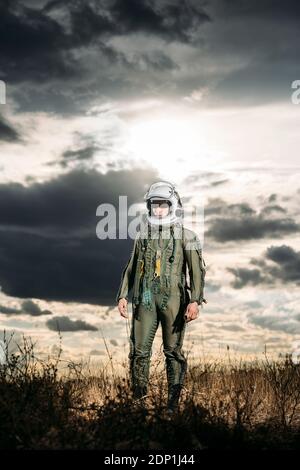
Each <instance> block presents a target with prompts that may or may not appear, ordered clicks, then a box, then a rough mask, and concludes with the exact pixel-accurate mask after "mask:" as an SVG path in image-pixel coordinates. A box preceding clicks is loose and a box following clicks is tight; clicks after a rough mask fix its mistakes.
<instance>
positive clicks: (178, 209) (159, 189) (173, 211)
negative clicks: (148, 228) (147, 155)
mask: <svg viewBox="0 0 300 470" xmlns="http://www.w3.org/2000/svg"><path fill="white" fill-rule="evenodd" d="M144 200H145V201H146V203H147V209H148V215H147V220H148V222H149V223H150V224H153V225H166V224H173V223H175V222H179V221H180V220H181V218H182V215H183V209H182V203H181V200H180V197H179V194H178V192H177V191H176V188H175V186H174V185H173V184H172V183H170V182H168V181H158V182H157V183H153V184H151V186H150V188H149V189H148V191H147V192H146V194H145V196H144ZM151 200H164V201H168V203H169V206H170V209H169V213H168V215H166V216H165V217H163V218H159V217H156V216H155V215H153V214H152V213H151Z"/></svg>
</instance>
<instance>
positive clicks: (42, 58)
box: [0, 0, 210, 114]
mask: <svg viewBox="0 0 300 470" xmlns="http://www.w3.org/2000/svg"><path fill="white" fill-rule="evenodd" d="M44 3H45V2H44ZM0 17H1V25H0V78H4V79H6V80H7V82H8V83H9V84H10V85H11V86H10V94H11V96H13V97H14V99H15V100H16V101H17V103H18V104H19V107H20V108H21V109H22V110H26V111H37V110H41V109H42V110H43V111H45V112H51V111H52V112H57V113H61V114H65V113H67V114H70V113H75V112H78V113H79V112H82V110H85V109H87V108H88V107H89V105H90V104H91V103H93V102H95V100H96V99H98V100H99V98H101V97H103V95H106V96H114V97H124V96H125V95H126V96H127V98H128V97H129V96H136V94H137V93H138V92H139V91H142V90H144V91H146V90H147V89H148V91H149V92H150V93H151V89H152V87H153V85H155V83H159V84H160V86H162V80H164V81H165V79H164V74H165V72H169V71H170V70H175V69H178V70H180V65H178V64H177V63H176V62H175V61H174V60H173V59H172V58H171V57H170V54H168V52H167V53H165V52H164V51H163V50H161V49H158V48H157V46H156V47H154V48H153V49H151V46H150V47H144V48H142V50H140V51H138V50H134V49H135V48H131V49H132V50H129V51H128V54H124V53H123V52H122V51H121V50H118V48H117V47H115V46H112V45H111V44H110V43H109V41H110V40H111V39H112V38H114V37H119V36H120V35H121V36H124V37H130V36H131V35H134V34H141V35H144V36H149V37H153V38H160V40H161V41H163V42H165V43H166V44H167V43H169V42H173V41H177V42H182V43H193V42H194V41H195V38H197V37H198V34H199V28H201V26H202V24H204V23H206V22H209V21H210V17H209V15H208V14H207V13H206V12H205V11H204V8H203V7H202V2H193V1H190V0H189V1H184V2H179V1H176V0H174V1H156V2H151V1H149V2H148V1H146V0H144V1H140V0H102V1H99V2H95V1H92V0H90V1H83V0H78V1H76V2H73V1H50V2H48V3H46V4H43V3H39V2H33V1H25V0H24V1H16V2H10V1H4V2H2V3H1V6H0ZM158 47H160V46H158ZM114 66H116V69H114ZM151 70H153V71H154V72H155V74H152V76H151V77H150V75H149V76H148V75H147V74H148V72H149V71H151ZM131 72H134V73H135V74H136V76H134V77H133V75H132V73H131ZM159 74H161V76H160V75H159ZM158 75H159V76H158ZM19 83H22V87H20V86H17V84H19ZM99 83H100V86H99ZM13 84H15V85H16V86H15V87H13V86H12V85H13ZM36 84H38V85H39V87H38V88H36ZM168 88H169V86H167V89H168Z"/></svg>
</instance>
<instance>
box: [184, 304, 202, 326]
mask: <svg viewBox="0 0 300 470" xmlns="http://www.w3.org/2000/svg"><path fill="white" fill-rule="evenodd" d="M198 314H199V305H198V304H197V302H192V303H190V304H188V306H187V308H186V312H185V314H184V319H185V321H186V323H188V322H189V321H191V320H195V319H196V318H197V317H198Z"/></svg>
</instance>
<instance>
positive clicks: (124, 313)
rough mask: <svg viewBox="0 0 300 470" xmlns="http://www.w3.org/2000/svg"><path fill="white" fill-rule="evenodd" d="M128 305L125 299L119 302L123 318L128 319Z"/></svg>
mask: <svg viewBox="0 0 300 470" xmlns="http://www.w3.org/2000/svg"><path fill="white" fill-rule="evenodd" d="M127 304H128V302H127V300H126V299H125V298H122V299H120V300H119V303H118V309H119V312H120V315H121V317H124V318H128V313H127Z"/></svg>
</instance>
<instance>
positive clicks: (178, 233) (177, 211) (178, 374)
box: [116, 181, 207, 412]
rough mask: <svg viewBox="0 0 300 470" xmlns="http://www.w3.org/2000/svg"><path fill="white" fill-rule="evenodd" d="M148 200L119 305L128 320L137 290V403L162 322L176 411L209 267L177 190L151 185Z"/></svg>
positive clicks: (133, 338) (133, 355)
mask: <svg viewBox="0 0 300 470" xmlns="http://www.w3.org/2000/svg"><path fill="white" fill-rule="evenodd" d="M144 199H145V201H146V203H147V209H148V213H147V216H146V218H145V219H144V223H141V230H140V232H139V233H138V235H137V237H136V239H135V241H134V246H133V250H132V253H131V257H130V259H129V261H128V263H127V265H126V266H125V268H124V270H123V273H122V277H121V283H120V287H119V290H118V293H117V297H116V301H117V303H118V309H119V312H120V314H121V316H122V317H124V318H128V314H127V304H128V295H129V292H130V290H131V289H133V299H132V304H133V315H132V325H131V333H130V352H129V356H128V357H129V360H130V376H131V385H132V391H133V396H134V398H142V397H144V396H145V395H146V394H147V387H148V378H149V367H150V358H151V354H152V344H153V340H154V337H155V333H156V331H157V328H158V325H159V323H160V322H161V325H162V337H163V346H164V355H165V361H166V372H167V381H168V403H167V409H168V411H169V412H175V411H177V410H178V401H179V398H180V392H181V390H182V387H183V384H184V379H185V375H186V369H187V360H186V358H185V356H184V354H183V352H182V344H183V338H184V333H185V326H186V323H187V322H189V321H191V320H195V319H196V318H197V317H198V314H199V305H201V306H202V303H203V302H204V303H207V302H206V300H205V299H204V298H203V289H204V278H205V273H206V271H205V263H204V259H203V257H202V247H201V243H200V240H199V238H198V236H197V235H196V233H195V232H193V231H192V230H189V229H187V228H186V227H184V226H183V223H182V219H181V217H182V214H183V208H182V204H181V200H180V197H179V194H178V192H177V191H176V189H175V187H174V185H173V184H172V183H169V182H167V181H159V182H157V183H153V184H152V185H151V186H150V188H149V189H148V191H147V193H146V194H145V196H144ZM187 268H188V271H189V279H190V286H188V285H187V280H186V270H187ZM188 289H189V290H190V291H191V293H190V295H189V292H188Z"/></svg>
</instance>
